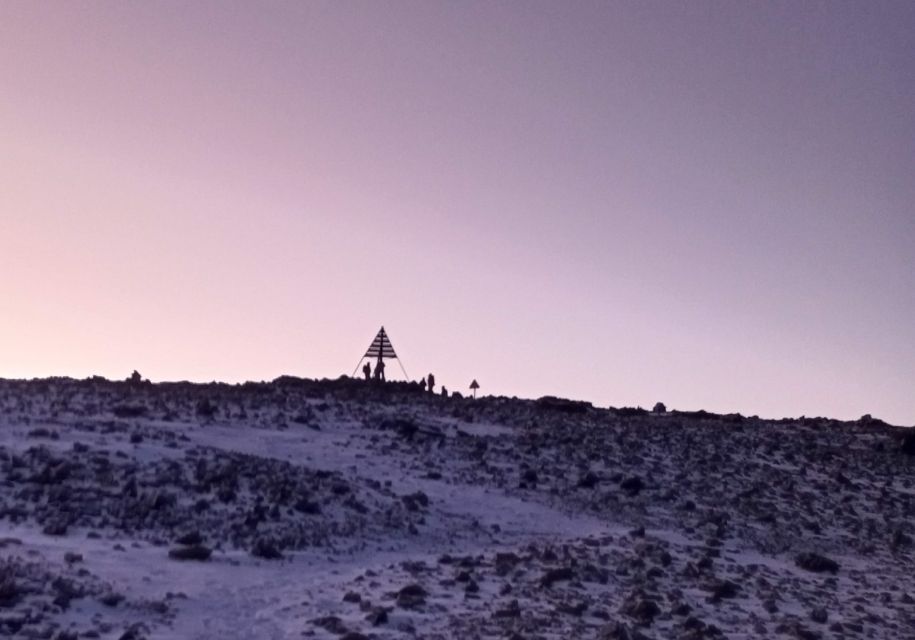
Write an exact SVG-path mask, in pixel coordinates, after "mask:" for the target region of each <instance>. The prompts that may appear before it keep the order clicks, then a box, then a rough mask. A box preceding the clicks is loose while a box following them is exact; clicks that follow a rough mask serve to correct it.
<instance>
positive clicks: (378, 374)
mask: <svg viewBox="0 0 915 640" xmlns="http://www.w3.org/2000/svg"><path fill="white" fill-rule="evenodd" d="M375 380H381V381H382V382H384V381H385V380H384V360H382V359H381V358H378V364H376V365H375Z"/></svg>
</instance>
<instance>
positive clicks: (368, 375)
mask: <svg viewBox="0 0 915 640" xmlns="http://www.w3.org/2000/svg"><path fill="white" fill-rule="evenodd" d="M362 375H364V376H365V379H366V380H371V379H372V365H371V364H370V363H368V362H366V363H365V366H364V367H362Z"/></svg>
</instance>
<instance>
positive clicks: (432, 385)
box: [429, 373, 435, 393]
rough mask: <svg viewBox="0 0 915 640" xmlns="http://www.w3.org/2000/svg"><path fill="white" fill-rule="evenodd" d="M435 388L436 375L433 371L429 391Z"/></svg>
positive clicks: (430, 376)
mask: <svg viewBox="0 0 915 640" xmlns="http://www.w3.org/2000/svg"><path fill="white" fill-rule="evenodd" d="M434 389H435V376H434V375H432V374H431V373H430V374H429V393H433V390H434Z"/></svg>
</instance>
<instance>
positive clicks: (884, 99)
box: [0, 0, 915, 424]
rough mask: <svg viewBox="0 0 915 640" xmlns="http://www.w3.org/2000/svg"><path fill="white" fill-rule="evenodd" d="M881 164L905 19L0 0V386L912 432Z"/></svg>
mask: <svg viewBox="0 0 915 640" xmlns="http://www.w3.org/2000/svg"><path fill="white" fill-rule="evenodd" d="M913 168H915V3H911V2H889V3H880V2H878V3H873V2H852V3H849V2H828V3H814V2H805V3H797V2H786V3H781V2H775V3H771V2H767V3H744V2H713V3H706V2H690V3H673V2H670V3H666V2H665V3H655V2H639V3H586V2H574V3H564V2H562V3H556V2H547V3H539V2H536V3H535V2H518V3H496V2H469V3H441V2H425V1H424V2H396V3H385V2H355V3H354V2H265V3H254V2H229V1H227V0H221V1H219V2H203V1H197V2H178V3H175V2H34V1H32V0H29V1H22V2H20V1H11V0H5V1H4V2H2V3H0V267H2V273H3V277H2V278H0V375H2V376H6V377H32V376H47V375H71V376H75V377H83V376H88V375H91V374H101V375H106V376H109V377H113V378H123V377H126V376H127V375H128V374H129V373H130V371H131V370H132V369H134V368H136V369H139V370H140V371H141V372H142V373H143V374H144V375H145V376H147V377H149V378H151V379H153V380H163V379H191V380H211V379H219V380H226V381H239V380H247V379H254V380H260V379H271V378H273V377H275V376H277V375H280V374H286V373H288V374H294V375H302V376H307V377H323V376H328V377H336V376H337V375H340V374H342V373H346V374H348V373H350V372H351V371H352V368H353V366H355V364H356V360H357V359H358V357H359V356H360V355H361V352H362V351H364V349H365V348H366V347H367V346H368V344H369V342H370V341H371V339H372V337H373V336H374V334H375V332H376V331H377V329H378V327H379V325H381V324H384V325H385V326H386V328H387V329H388V332H389V334H390V336H391V339H392V340H393V342H394V346H395V347H396V348H397V349H398V351H399V352H400V353H401V355H402V357H403V361H404V364H405V365H406V367H407V370H408V371H409V372H410V373H411V374H412V375H414V376H419V375H423V374H425V373H428V372H429V371H433V372H435V374H436V377H437V379H438V380H439V381H440V382H442V383H444V384H445V385H447V386H448V387H449V388H451V389H457V390H461V391H465V390H466V387H467V385H468V384H469V383H470V380H471V379H472V378H476V379H478V380H479V381H480V383H481V385H482V391H483V392H486V393H494V394H506V395H515V394H517V395H522V396H529V397H535V396H539V395H542V394H556V395H563V396H570V397H576V398H583V399H588V400H592V401H594V402H596V403H598V404H601V405H607V404H613V405H617V406H619V405H636V404H641V405H643V406H651V405H652V404H653V403H654V402H656V401H659V400H661V401H664V402H666V403H667V405H668V406H669V407H674V408H680V409H698V408H704V409H708V410H714V411H741V412H743V413H745V414H756V413H758V414H760V415H765V416H783V415H800V414H806V415H829V416H833V417H839V418H857V417H859V416H860V415H861V414H863V413H872V414H874V415H875V416H877V417H882V418H884V419H886V420H889V421H891V422H895V423H900V424H913V423H915V208H913V203H915V179H913V173H915V171H913ZM395 369H396V367H395Z"/></svg>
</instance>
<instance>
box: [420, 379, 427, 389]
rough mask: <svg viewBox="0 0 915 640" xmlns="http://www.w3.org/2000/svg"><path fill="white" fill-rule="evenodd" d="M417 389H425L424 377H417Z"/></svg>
mask: <svg viewBox="0 0 915 640" xmlns="http://www.w3.org/2000/svg"><path fill="white" fill-rule="evenodd" d="M419 390H420V391H425V390H426V379H425V378H420V379H419Z"/></svg>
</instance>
